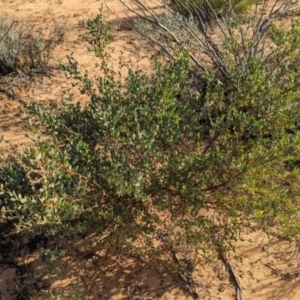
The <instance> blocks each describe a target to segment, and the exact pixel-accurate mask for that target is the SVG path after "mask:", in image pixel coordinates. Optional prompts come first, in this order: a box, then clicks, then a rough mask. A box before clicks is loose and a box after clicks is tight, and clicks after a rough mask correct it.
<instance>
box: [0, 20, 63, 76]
mask: <svg viewBox="0 0 300 300" xmlns="http://www.w3.org/2000/svg"><path fill="white" fill-rule="evenodd" d="M62 37H63V30H62V29H60V28H58V27H57V28H55V29H54V31H53V32H51V33H50V34H49V35H48V38H45V34H43V32H42V30H39V29H38V30H36V29H35V28H34V27H30V26H28V25H26V24H24V23H20V22H17V21H15V20H14V19H13V18H12V17H10V16H8V15H3V16H1V17H0V75H2V76H3V75H7V74H10V73H26V72H29V71H32V70H34V69H39V70H42V69H45V67H46V66H48V63H49V60H50V59H51V55H52V52H53V50H54V48H55V47H56V46H57V44H59V43H60V42H61V40H62Z"/></svg>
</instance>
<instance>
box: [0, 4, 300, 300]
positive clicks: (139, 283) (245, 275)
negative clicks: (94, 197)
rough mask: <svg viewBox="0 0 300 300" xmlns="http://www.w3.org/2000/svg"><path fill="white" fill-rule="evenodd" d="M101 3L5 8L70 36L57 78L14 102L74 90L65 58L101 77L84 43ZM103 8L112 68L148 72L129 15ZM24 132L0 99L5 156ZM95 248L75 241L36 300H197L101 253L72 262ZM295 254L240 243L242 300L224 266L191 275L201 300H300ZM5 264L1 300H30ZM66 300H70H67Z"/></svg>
mask: <svg viewBox="0 0 300 300" xmlns="http://www.w3.org/2000/svg"><path fill="white" fill-rule="evenodd" d="M102 3H103V2H102V1H97V0H80V1H79V0H61V1H60V0H50V1H49V0H47V1H46V0H31V1H24V0H1V3H0V7H1V12H2V13H4V12H5V13H9V14H11V15H13V16H14V17H15V18H16V20H19V21H25V22H28V23H30V24H33V25H37V26H42V27H43V28H44V29H45V30H50V29H51V28H53V27H54V26H55V25H60V26H63V27H64V29H65V36H64V39H63V43H62V44H61V45H59V46H58V47H57V48H56V50H55V52H54V54H53V60H52V62H51V63H52V65H53V67H54V70H53V71H52V76H50V77H42V76H38V77H37V78H36V80H35V82H34V83H32V84H31V85H28V86H26V87H24V86H22V88H20V89H18V88H17V89H16V91H15V96H16V97H17V98H21V99H23V100H34V101H39V102H41V101H46V102H50V103H52V104H53V105H59V103H60V101H61V100H62V99H63V98H64V97H65V96H67V95H68V93H69V90H70V88H71V84H70V82H69V81H67V80H66V78H65V75H64V74H63V72H62V71H60V70H59V68H58V66H59V61H66V56H67V55H68V54H70V53H71V52H74V57H75V58H76V59H77V60H78V62H79V65H80V66H81V68H82V70H88V71H89V72H91V73H92V74H97V73H99V70H98V69H97V67H96V59H95V58H94V56H93V53H91V52H89V51H88V50H87V48H88V43H87V42H86V40H85V36H86V33H87V30H86V29H85V26H84V24H83V20H85V19H87V18H93V17H95V16H96V15H97V13H98V10H99V7H100V6H101V4H102ZM106 4H107V6H108V7H109V8H110V9H111V11H110V10H108V9H107V8H106V7H105V6H104V9H103V16H104V19H105V20H107V21H110V22H112V23H111V24H112V26H113V28H114V29H115V39H114V41H113V42H111V43H110V45H109V46H108V49H109V52H110V54H111V55H112V62H113V63H114V64H115V66H116V67H117V64H118V57H119V56H120V54H121V53H122V55H123V56H124V58H125V59H126V60H127V61H128V62H129V61H131V62H132V64H133V65H134V66H135V67H137V68H138V69H141V70H144V71H147V69H149V55H147V53H144V55H140V56H138V55H135V54H134V53H135V51H134V47H133V45H134V43H135V42H136V41H138V39H139V38H140V37H137V36H136V35H135V34H134V33H133V32H132V31H131V30H130V28H129V27H128V26H126V25H124V24H122V22H121V21H120V17H125V16H126V14H125V13H124V11H125V8H124V7H123V6H122V5H121V4H120V3H119V2H118V0H109V1H107V2H106ZM112 11H113V12H114V13H113V12H112ZM74 93H75V95H76V100H77V101H78V100H80V101H82V102H84V101H85V99H84V98H82V96H80V95H79V94H78V93H77V94H76V91H75V92H74ZM80 97H81V98H80ZM23 127H24V123H23V122H22V121H21V113H20V112H19V110H18V104H17V101H15V100H13V99H11V98H9V97H8V96H7V95H6V94H1V93H0V135H1V136H3V141H2V143H1V145H0V146H1V151H7V150H8V145H9V143H11V144H13V145H16V144H20V143H28V142H29V140H28V139H27V138H26V137H25V134H24V132H23ZM92 240H93V238H92V237H87V238H85V239H83V238H78V239H77V240H76V241H72V242H71V244H72V249H71V248H70V250H69V251H68V253H67V254H66V255H65V257H64V258H63V259H61V261H60V263H59V264H61V266H59V265H58V267H61V269H62V270H61V273H60V276H59V278H57V279H53V278H52V279H51V280H50V278H48V279H47V275H45V274H44V275H43V278H44V281H46V282H47V280H48V285H47V284H46V285H45V286H42V287H40V290H41V292H40V293H37V294H36V295H35V297H34V298H33V299H53V298H51V297H50V296H49V295H47V294H46V293H45V292H43V291H44V290H52V291H54V292H56V293H61V294H62V295H67V293H68V292H70V291H75V290H77V288H80V287H82V286H83V287H87V286H88V287H89V290H90V295H91V297H92V299H135V300H138V299H145V300H146V299H148V300H150V299H165V300H167V299H178V300H183V299H193V298H192V297H191V296H189V295H188V294H187V293H186V292H185V291H184V288H183V286H182V283H181V282H180V281H178V280H177V281H176V279H174V278H172V277H171V276H170V275H165V276H162V275H159V274H157V273H156V272H155V270H152V269H148V270H144V269H142V268H141V267H140V266H139V265H137V264H136V263H135V262H134V261H131V260H127V261H118V260H117V259H116V260H115V261H110V262H107V263H106V265H105V267H103V265H102V264H101V261H99V260H98V259H97V253H96V252H95V253H93V254H92V256H91V257H90V258H86V257H85V256H80V255H77V256H74V253H77V254H78V253H81V252H80V251H82V252H84V248H85V246H86V243H87V242H92ZM1 242H2V244H1V247H2V248H0V249H2V250H1V251H3V249H4V248H3V247H4V246H5V247H8V245H9V247H10V248H9V249H10V250H11V251H16V253H15V255H17V256H18V257H19V258H18V259H19V266H23V268H25V269H26V268H29V267H30V270H31V273H33V274H34V273H36V274H40V273H42V272H43V270H45V261H43V260H42V258H41V257H40V255H39V254H38V253H37V252H36V251H35V250H32V251H31V250H30V247H29V246H28V247H27V246H26V247H25V248H24V249H23V250H22V249H21V250H20V249H19V248H20V247H19V245H20V241H18V240H15V241H13V243H10V244H7V242H6V241H0V243H1ZM41 246H43V243H42V242H40V241H39V242H36V245H35V247H41ZM22 251H23V252H22ZM298 251H299V249H298V248H297V247H296V246H295V245H292V244H289V243H287V242H282V243H280V244H277V245H273V246H270V244H269V240H268V238H267V237H266V236H265V235H264V234H263V233H261V232H257V231H256V232H255V233H250V231H249V233H248V234H247V233H245V236H244V242H238V244H237V251H236V253H234V254H233V253H232V255H229V256H228V258H227V259H228V261H229V262H230V265H231V267H232V271H233V273H234V275H235V277H236V281H237V282H238V283H239V285H240V287H241V294H240V295H238V294H237V291H236V283H234V282H233V280H232V278H231V276H230V274H229V272H228V269H227V267H226V266H225V265H224V264H223V263H222V261H217V262H216V263H215V264H213V265H209V264H204V265H199V266H197V268H196V269H195V271H194V272H193V280H194V283H195V286H194V289H195V291H197V294H198V295H199V299H220V300H231V299H243V300H246V299H255V300H259V299H261V300H276V299H278V300H298V299H300V255H298ZM235 256H237V257H238V258H235ZM99 257H101V255H100V254H99ZM4 258H5V257H4V254H3V253H0V299H3V300H6V299H7V300H9V299H17V298H16V297H17V295H19V298H18V299H27V298H26V297H25V296H24V298H22V296H20V293H19V292H18V288H17V287H18V282H20V276H21V275H20V273H18V272H17V268H16V266H13V265H8V264H5V259H4ZM100 260H101V259H100ZM28 272H29V271H28ZM23 273H24V272H23ZM25 273H26V272H25ZM28 286H30V284H28ZM78 295H79V294H78ZM20 297H21V298H20ZM61 299H66V298H64V296H63V297H62V298H61ZM78 299H79V298H78ZM80 299H84V297H83V296H82V297H80Z"/></svg>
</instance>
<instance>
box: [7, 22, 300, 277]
mask: <svg viewBox="0 0 300 300" xmlns="http://www.w3.org/2000/svg"><path fill="white" fill-rule="evenodd" d="M187 24H188V23H187ZM230 24H231V23H230ZM230 24H228V25H230ZM236 24H237V23H233V24H231V25H232V26H233V27H234V26H236ZM299 30H300V29H299V24H298V23H297V22H293V23H292V26H291V28H290V29H289V30H287V31H285V30H283V29H280V28H278V27H276V26H275V25H274V24H270V26H269V27H268V31H267V38H269V39H270V41H271V42H272V45H273V48H271V49H270V52H269V53H268V54H267V55H266V56H265V55H263V54H261V52H260V51H258V50H257V47H258V46H259V45H260V44H259V43H260V41H261V40H263V38H264V37H260V39H259V40H258V41H256V40H251V39H248V37H245V38H244V39H243V40H239V39H238V38H237V37H236V36H235V35H234V34H232V35H227V36H225V37H226V38H224V40H223V43H222V47H221V48H218V49H219V52H218V53H217V55H216V56H214V55H215V54H214V55H212V58H215V59H216V58H217V57H220V58H222V60H221V61H220V62H219V63H217V61H216V63H215V64H213V63H212V64H208V66H207V67H206V68H204V67H203V68H201V65H200V66H199V65H197V60H195V59H194V58H193V57H192V55H191V52H190V51H188V49H187V47H184V45H181V46H182V47H178V46H177V47H173V48H172V52H170V53H171V54H172V55H171V58H170V59H169V60H166V59H165V56H163V55H162V54H161V53H158V54H156V55H154V57H153V69H154V73H153V75H152V76H150V77H145V76H143V75H141V73H140V72H138V71H134V70H133V69H131V68H127V70H128V75H127V76H125V77H124V78H123V77H122V73H123V72H121V71H120V72H119V73H117V74H116V73H115V72H114V71H113V70H111V69H110V68H109V67H108V65H107V56H105V55H103V52H102V51H98V48H97V47H96V48H94V49H95V53H96V55H98V57H99V59H101V61H102V63H101V71H102V74H103V75H102V76H101V77H98V78H93V79H92V78H90V77H89V75H88V73H87V72H86V73H84V74H82V73H81V72H80V70H79V69H78V64H77V62H76V61H75V60H74V58H73V57H72V56H71V57H69V64H67V65H64V66H63V68H64V70H65V71H66V72H67V73H68V75H69V76H70V77H71V78H72V79H73V80H74V84H76V85H78V86H79V88H80V90H81V92H82V93H84V94H86V95H89V97H90V101H89V102H88V103H87V105H86V106H84V107H83V106H81V105H80V103H79V102H78V103H77V104H74V102H68V101H67V100H66V101H65V102H64V104H63V105H62V107H60V108H58V109H53V108H51V107H50V106H49V107H45V106H40V105H38V104H34V103H33V104H31V105H30V106H29V107H28V113H29V115H31V124H33V126H34V127H37V128H39V131H38V132H39V134H40V135H42V134H43V135H47V136H48V137H49V139H47V140H44V141H42V140H39V139H35V140H34V141H35V146H34V147H32V148H30V149H28V150H27V151H26V152H25V153H24V154H21V155H22V156H23V159H22V164H21V166H22V170H24V171H25V173H26V178H28V179H29V181H30V187H31V190H30V192H27V191H21V192H20V193H17V192H16V191H17V190H18V187H17V181H16V186H15V187H13V186H10V187H9V188H10V191H9V190H8V191H5V192H6V193H9V194H10V195H11V200H13V203H14V206H13V209H11V208H10V210H9V213H6V210H5V207H3V208H2V215H3V217H4V218H5V217H7V218H9V217H10V216H11V211H12V210H13V211H14V213H15V216H18V217H19V223H18V224H17V225H16V226H17V229H18V230H21V231H25V232H26V231H30V232H32V233H33V234H37V233H41V232H42V233H44V234H47V235H51V234H61V235H63V234H64V235H68V234H70V235H72V234H76V233H78V232H88V231H93V232H96V233H97V234H98V236H99V237H101V243H100V244H99V247H102V248H103V249H104V250H105V251H106V253H107V255H108V253H109V249H111V248H114V249H115V250H117V251H118V253H119V254H120V255H132V256H133V257H135V258H138V259H140V260H142V261H144V262H148V263H150V262H151V264H152V266H153V265H155V264H156V265H157V266H163V267H165V268H168V269H169V270H173V272H178V273H179V274H180V275H181V276H182V278H185V279H186V280H187V278H188V275H189V274H190V273H191V272H192V270H193V262H194V259H195V257H197V255H196V254H197V253H199V252H200V253H207V252H213V251H217V252H218V253H219V255H223V253H224V251H226V249H228V247H231V246H232V243H233V242H234V241H235V240H236V239H237V238H238V237H239V232H240V230H242V229H243V227H245V226H247V225H248V221H251V222H253V221H255V222H256V223H257V224H258V225H259V226H261V228H263V229H265V230H266V231H267V232H269V233H274V234H276V235H277V236H278V235H281V236H284V237H288V238H290V239H296V240H298V239H299V229H300V227H299V221H298V218H297V213H298V210H299V205H300V203H299V201H300V199H299V195H300V193H299V175H300V174H299V169H298V168H297V165H296V164H294V163H295V161H297V160H298V155H299V150H300V149H299V146H300V144H299V141H300V140H299V130H298V129H299V127H298V117H299V113H300V111H299V105H298V103H299V100H298V99H299V96H300V95H299V94H300V89H299V86H300V83H299V78H300V74H299V70H298V67H297V66H298V65H299V61H300V50H299V49H300V47H299V46H300V35H299ZM229 32H232V31H230V29H229ZM264 32H266V31H264ZM207 38H208V37H207ZM256 43H258V44H256ZM93 45H94V43H93ZM182 48H185V49H182ZM255 49H256V50H257V52H255V53H254V54H253V51H254V50H255ZM258 49H261V48H259V47H258ZM263 49H264V48H263ZM251 53H252V55H248V54H251ZM213 62H214V61H213ZM120 67H122V68H124V67H126V66H124V65H122V64H121V66H120ZM221 67H224V68H223V69H222V68H221ZM201 84H202V85H201ZM200 85H201V88H199V86H200ZM287 165H289V167H287ZM2 172H3V171H2ZM32 175H34V176H33V177H32ZM36 184H39V186H38V187H36V186H35V185H36ZM33 187H34V188H33ZM2 189H3V190H4V189H5V187H2ZM206 211H207V212H206ZM24 212H26V213H24ZM205 212H206V213H205ZM162 262H163V263H162Z"/></svg>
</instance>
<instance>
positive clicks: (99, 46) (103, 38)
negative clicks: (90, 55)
mask: <svg viewBox="0 0 300 300" xmlns="http://www.w3.org/2000/svg"><path fill="white" fill-rule="evenodd" d="M99 11H100V13H99V14H98V15H97V16H96V18H95V19H88V20H87V21H86V23H85V24H86V27H87V29H88V30H89V32H90V35H89V38H88V42H89V44H90V45H91V46H92V50H93V51H94V52H95V53H96V55H97V56H101V55H102V54H103V49H104V47H105V46H106V45H107V43H109V42H110V41H112V40H113V35H112V29H111V27H110V26H109V24H108V23H107V22H105V21H104V20H103V17H102V8H101V9H99Z"/></svg>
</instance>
